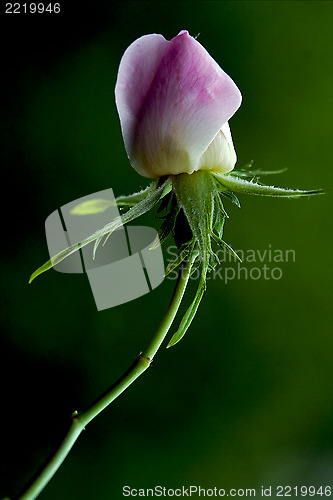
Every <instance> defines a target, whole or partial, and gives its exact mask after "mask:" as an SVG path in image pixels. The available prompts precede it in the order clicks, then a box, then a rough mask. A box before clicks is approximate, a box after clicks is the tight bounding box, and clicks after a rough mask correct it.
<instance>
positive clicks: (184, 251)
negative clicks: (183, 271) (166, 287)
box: [164, 240, 193, 276]
mask: <svg viewBox="0 0 333 500" xmlns="http://www.w3.org/2000/svg"><path fill="white" fill-rule="evenodd" d="M192 248H193V240H191V241H189V242H187V243H184V244H183V245H182V246H181V247H180V248H179V249H178V252H177V255H176V257H175V258H174V259H173V260H171V261H170V262H169V263H168V265H167V267H166V270H165V273H164V276H168V274H170V273H171V272H172V271H173V270H174V269H176V267H178V266H179V265H180V264H181V263H182V262H183V261H184V260H186V259H187V258H188V256H189V254H190V251H191V249H192Z"/></svg>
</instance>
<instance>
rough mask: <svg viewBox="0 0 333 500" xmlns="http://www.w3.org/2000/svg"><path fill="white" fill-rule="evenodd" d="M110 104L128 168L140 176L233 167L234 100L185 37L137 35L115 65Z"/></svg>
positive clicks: (232, 90)
mask: <svg viewBox="0 0 333 500" xmlns="http://www.w3.org/2000/svg"><path fill="white" fill-rule="evenodd" d="M115 93H116V104H117V108H118V113H119V116H120V122H121V128H122V133H123V137H124V142H125V147H126V151H127V154H128V157H129V160H130V162H131V165H132V166H133V167H134V168H135V169H136V170H137V171H138V172H139V173H140V174H142V175H143V176H145V177H150V178H159V177H161V176H163V175H170V174H175V175H176V174H181V173H188V174H192V173H193V172H195V171H197V170H212V171H213V172H217V173H222V174H224V173H226V172H229V171H230V170H232V169H233V167H234V165H235V162H236V154H235V151H234V147H233V143H232V138H231V134H230V129H229V125H228V123H227V122H228V120H229V118H231V116H232V115H233V114H234V113H235V111H236V110H237V109H238V108H239V106H240V103H241V99H242V97H241V94H240V91H239V90H238V88H237V87H236V85H235V83H234V82H233V81H232V80H231V78H230V77H229V76H228V75H227V74H226V73H225V72H224V71H223V70H222V69H221V68H220V67H219V65H218V64H217V63H216V62H215V61H214V59H213V58H212V57H211V56H210V55H209V54H208V52H207V51H206V50H205V49H204V48H203V47H202V45H201V44H200V43H199V42H198V41H197V40H195V39H194V38H193V37H191V36H190V35H189V34H188V32H187V31H181V32H180V33H179V34H178V35H177V36H176V37H174V38H173V39H172V40H170V41H168V40H166V39H165V38H164V37H163V36H162V35H156V34H153V35H145V36H143V37H141V38H138V39H137V40H136V41H135V42H133V43H132V44H131V45H130V46H129V47H128V48H127V50H126V51H125V53H124V55H123V57H122V60H121V62H120V66H119V71H118V78H117V83H116V88H115Z"/></svg>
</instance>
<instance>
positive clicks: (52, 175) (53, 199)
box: [0, 0, 333, 500]
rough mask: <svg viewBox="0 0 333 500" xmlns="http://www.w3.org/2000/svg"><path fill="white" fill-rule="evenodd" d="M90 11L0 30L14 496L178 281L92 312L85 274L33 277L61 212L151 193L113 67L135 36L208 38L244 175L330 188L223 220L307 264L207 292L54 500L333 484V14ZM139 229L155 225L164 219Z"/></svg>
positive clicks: (294, 9)
mask: <svg viewBox="0 0 333 500" xmlns="http://www.w3.org/2000/svg"><path fill="white" fill-rule="evenodd" d="M75 3H76V2H73V3H72V5H69V2H68V0H66V2H65V1H63V2H61V9H62V13H61V14H60V15H59V16H58V17H57V16H55V15H52V16H50V15H49V14H48V15H46V14H44V15H43V16H41V15H40V16H39V17H38V16H37V15H35V16H34V17H33V16H28V15H26V16H24V15H16V16H14V15H11V16H9V15H7V16H6V15H4V14H3V12H2V18H1V22H2V35H1V38H2V62H1V65H2V89H3V90H2V100H3V103H2V112H1V115H2V117H1V120H2V125H1V132H2V140H1V156H2V176H1V178H2V193H3V194H2V197H3V200H4V204H3V208H2V218H1V220H2V227H3V230H2V234H3V237H2V245H1V248H2V259H1V265H2V279H1V294H2V313H1V317H2V333H1V339H0V349H1V351H0V361H1V367H0V370H1V372H0V373H1V407H2V411H1V439H0V441H1V459H2V460H3V464H2V467H1V472H0V477H1V481H0V483H1V484H0V497H1V496H4V495H12V496H14V495H15V494H16V493H17V492H18V491H19V490H20V489H21V488H22V487H23V485H24V483H25V482H26V481H27V480H28V479H29V478H30V477H31V475H32V474H33V473H34V472H35V470H36V469H37V468H38V467H39V466H40V465H41V463H42V462H43V460H44V459H45V458H46V456H47V455H48V454H49V452H50V451H51V450H52V449H53V447H54V446H55V445H56V444H57V442H58V440H59V439H60V437H61V436H62V435H63V433H64V431H65V429H66V426H67V423H68V420H67V419H68V416H69V415H70V414H71V413H72V411H73V410H75V409H81V408H83V407H84V406H86V405H87V404H89V403H90V402H91V401H92V400H93V399H94V398H95V397H96V396H98V395H99V394H100V393H101V392H103V391H104V390H105V389H106V388H107V387H108V385H109V384H111V383H112V382H113V381H114V380H115V379H116V378H117V377H118V376H119V375H120V374H121V373H122V372H123V371H124V370H125V369H126V368H127V367H128V366H129V364H130V363H131V362H132V361H133V360H134V358H135V356H136V355H137V354H138V352H139V351H140V350H141V349H143V348H144V347H145V346H146V345H147V343H148V341H149V339H150V338H151V335H152V333H153V331H154V329H155V328H156V326H157V325H158V323H159V321H160V319H161V316H162V314H163V312H164V311H165V309H166V307H167V303H168V300H169V297H170V295H171V292H172V287H173V284H174V282H172V281H170V280H166V281H165V282H164V283H163V284H162V285H161V286H160V287H159V288H158V289H156V290H155V291H153V292H152V293H150V294H149V295H147V296H144V297H142V298H140V299H137V300H136V301H134V302H131V303H128V304H125V305H122V306H119V307H117V308H113V309H109V310H105V311H102V312H97V310H96V307H95V304H94V301H93V297H92V294H91V292H90V289H89V286H88V282H87V280H86V278H85V277H83V276H80V275H65V274H60V273H56V272H54V271H50V272H49V273H47V274H46V275H43V276H42V277H40V278H39V279H38V280H37V281H36V282H34V283H33V284H32V285H30V286H29V285H28V277H29V275H30V273H31V272H32V271H33V270H35V269H36V267H38V266H39V265H41V264H42V263H43V262H44V261H45V260H47V258H48V253H47V247H46V241H45V233H44V221H45V219H46V217H47V216H48V215H49V214H50V213H51V212H53V211H54V210H55V209H57V208H58V207H60V206H62V205H63V204H65V203H67V202H69V201H72V200H74V199H76V198H79V197H81V196H84V195H87V194H90V193H93V192H96V191H99V190H102V189H106V188H109V187H112V188H113V190H114V192H115V194H116V195H120V194H126V193H131V192H133V191H137V190H138V189H139V188H141V187H144V186H145V185H146V184H147V180H145V179H144V178H141V177H140V176H139V175H137V174H136V172H135V171H134V170H133V169H132V168H131V167H130V165H129V162H128V160H127V158H126V154H125V151H124V147H123V142H122V136H121V132H120V126H119V122H118V116H117V112H116V108H115V104H114V95H113V89H114V84H115V81H116V76H117V68H118V64H119V61H120V58H121V56H122V54H123V52H124V50H125V49H126V47H127V46H128V45H129V44H130V43H131V42H132V41H133V40H135V39H136V38H137V37H139V36H141V35H144V34H147V33H153V32H155V33H162V34H163V35H164V36H165V37H166V38H172V37H173V36H175V35H176V34H177V33H178V32H179V31H180V30H181V29H187V30H189V31H190V33H191V34H192V35H193V36H195V35H197V34H198V33H200V37H199V41H200V42H201V43H202V44H203V45H204V46H205V48H206V49H207V50H208V51H209V52H210V53H211V55H212V56H213V57H214V58H215V59H216V61H217V62H218V63H219V64H220V65H221V66H222V67H223V69H224V70H225V71H226V72H227V73H228V74H229V75H230V76H231V77H232V78H233V79H234V81H235V82H236V84H237V85H238V87H239V88H240V90H241V92H242V94H243V104H242V106H241V108H240V110H239V111H238V112H237V113H236V115H235V116H234V117H233V118H232V120H231V122H230V125H231V130H232V134H233V138H234V143H235V148H236V151H237V155H238V164H239V165H240V166H241V165H243V164H244V163H246V162H248V161H249V160H251V159H254V160H255V164H256V166H257V167H258V168H262V169H279V168H281V167H288V171H287V172H286V173H285V174H283V175H279V176H277V177H273V178H266V179H265V180H266V181H267V182H273V183H275V184H278V185H281V186H285V187H298V188H304V189H311V188H319V187H321V188H324V189H325V190H326V193H327V194H326V196H321V197H316V198H312V199H300V200H286V199H270V198H266V199H265V198H255V197H252V198H246V197H245V196H244V197H242V198H241V203H242V209H241V210H238V209H237V208H236V207H234V206H230V205H227V206H226V208H227V209H228V211H229V215H230V220H229V221H228V223H227V225H226V229H225V238H226V240H227V241H228V242H229V243H230V244H231V245H232V246H233V248H235V249H243V250H244V251H245V250H247V249H254V250H260V251H264V250H265V249H268V248H269V245H271V248H272V249H280V250H282V251H283V252H284V251H285V250H288V249H293V250H295V255H296V260H295V262H287V263H282V264H281V265H280V264H278V265H279V266H280V267H281V269H282V271H283V277H282V279H280V280H272V279H270V280H265V279H263V278H261V279H259V280H253V279H252V280H251V279H248V280H245V279H241V280H238V279H235V280H233V281H230V282H229V283H228V284H227V285H226V284H225V283H223V281H222V280H218V279H216V280H211V281H210V282H209V286H208V290H207V293H206V296H205V297H204V300H203V303H202V305H201V307H200V310H199V312H198V314H197V317H196V319H195V321H194V323H193V326H192V327H191V329H190V331H189V332H188V334H187V335H186V337H185V338H184V340H183V341H182V342H181V343H180V344H178V345H177V346H176V347H174V348H172V349H170V350H168V351H167V350H166V349H163V348H162V349H161V351H160V352H159V354H158V355H157V356H156V359H155V361H154V363H153V366H152V367H151V368H150V369H149V371H148V372H147V373H145V374H144V375H143V376H142V377H141V378H140V379H139V380H138V381H137V382H136V383H135V385H134V386H132V387H131V388H130V389H129V390H128V391H127V392H126V393H125V394H124V395H123V396H122V397H120V398H119V399H118V400H117V401H116V402H115V403H114V404H113V405H112V407H111V408H109V409H108V410H106V411H105V412H104V413H103V414H102V415H100V416H99V417H98V418H97V419H96V420H95V421H94V422H93V423H91V424H90V425H89V427H88V429H87V431H86V432H85V433H84V434H83V435H82V436H81V437H80V439H79V441H78V442H77V444H76V445H75V448H74V449H73V450H72V452H71V454H70V456H69V457H68V458H67V460H66V462H65V463H64V465H63V466H62V467H61V469H60V471H59V472H58V473H57V475H56V476H55V477H54V479H53V480H52V481H51V483H50V484H49V486H48V487H47V488H46V489H45V491H44V493H43V494H42V495H41V496H40V498H41V499H49V500H58V499H60V498H61V499H70V498H74V497H75V498H80V499H82V500H88V499H89V500H90V499H95V498H96V499H97V498H99V499H103V500H104V499H111V498H112V499H113V498H115V499H118V498H119V499H120V498H122V487H123V485H130V486H131V487H133V488H139V487H154V486H156V485H162V486H166V487H170V488H176V487H180V486H182V485H186V486H189V485H201V487H206V488H213V487H215V486H216V487H217V488H225V489H228V488H258V491H257V493H258V494H259V488H260V486H261V485H265V487H267V486H270V485H273V486H274V485H276V484H281V485H290V486H296V485H297V486H302V485H308V486H309V485H315V486H320V485H324V486H325V485H328V484H331V483H332V477H333V375H332V357H333V356H332V355H333V339H332V315H331V291H332V288H331V280H332V268H331V260H332V254H331V248H332V247H331V244H332V233H331V215H330V213H329V211H330V208H331V205H330V183H331V180H332V178H331V172H332V154H331V153H332V115H333V107H332V83H333V78H332V55H333V54H332V52H333V51H332V26H333V19H332V13H333V4H332V2H322V1H306V2H302V1H295V2H288V1H282V2H279V1H273V2H270V1H267V2H264V1H258V2H256V1H253V2H251V1H246V2H245V1H233V2H223V1H220V2H210V1H205V2H204V1H201V2H192V1H178V2H168V1H165V2H140V1H122V2H115V1H113V2H111V1H108V2H106V1H104V2H103V1H102V2H96V3H93V2H91V3H90V5H89V6H88V5H87V6H81V7H80V6H79V4H78V3H77V4H76V6H75V5H74V4H75ZM3 5H4V4H3ZM1 8H2V9H4V7H3V6H2V7H1ZM6 196H8V198H6ZM142 222H144V223H146V224H148V225H154V226H155V227H157V224H156V221H155V220H154V218H153V214H151V215H149V216H146V217H145V219H144V220H143V221H142ZM170 243H171V242H170ZM265 264H266V265H268V266H269V267H272V266H273V267H274V266H275V264H271V263H270V262H268V261H267V260H266V261H265ZM244 266H245V267H247V268H248V270H251V268H252V267H253V266H256V267H259V268H262V266H263V263H260V262H259V263H252V264H251V263H245V264H244ZM193 290H194V288H193V284H192V286H191V289H190V290H189V295H188V296H187V301H189V299H190V297H191V292H193ZM173 331H174V330H173ZM273 496H274V495H273Z"/></svg>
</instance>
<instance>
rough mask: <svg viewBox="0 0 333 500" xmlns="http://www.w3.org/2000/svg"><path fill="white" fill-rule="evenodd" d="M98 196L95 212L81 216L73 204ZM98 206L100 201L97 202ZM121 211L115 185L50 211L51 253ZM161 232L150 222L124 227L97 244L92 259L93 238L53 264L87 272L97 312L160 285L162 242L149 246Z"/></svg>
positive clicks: (63, 270)
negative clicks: (97, 208) (115, 195)
mask: <svg viewBox="0 0 333 500" xmlns="http://www.w3.org/2000/svg"><path fill="white" fill-rule="evenodd" d="M96 200H97V201H98V203H99V205H100V207H102V208H100V209H99V210H96V212H95V213H88V214H85V215H78V214H77V213H75V212H76V211H75V207H77V206H78V205H81V204H82V203H87V204H89V202H94V203H95V202H96ZM95 205H96V203H95ZM115 217H119V211H118V208H117V205H116V202H115V197H114V195H113V190H112V189H111V188H109V189H106V190H103V191H99V192H97V193H93V194H90V195H88V196H84V197H82V198H79V199H77V200H74V201H72V202H70V203H67V204H66V205H64V206H62V207H61V208H60V209H59V210H55V211H54V212H52V213H51V214H50V215H49V217H48V218H47V219H46V221H45V231H46V240H47V246H48V251H49V254H50V257H52V256H53V255H55V254H57V253H58V252H60V251H61V250H64V249H65V248H67V247H68V246H70V245H74V244H75V243H78V242H80V241H82V240H83V239H85V238H86V237H88V236H90V235H91V234H93V233H94V232H95V231H96V230H98V229H101V228H102V227H103V226H105V225H106V224H108V223H109V222H110V221H111V220H113V219H114V218H115ZM156 237H157V231H156V230H155V229H154V228H152V227H147V226H128V227H126V226H122V227H120V228H118V229H117V230H116V231H114V232H113V233H112V234H111V236H110V237H109V238H108V239H107V241H106V243H105V245H103V244H102V243H101V244H100V245H99V247H98V249H97V251H96V255H95V258H93V246H94V243H92V244H91V243H90V244H89V245H86V246H85V247H83V248H81V249H80V250H79V251H77V252H75V253H74V254H72V255H70V256H69V257H67V258H66V259H65V260H64V261H63V262H60V263H59V264H57V265H56V266H54V269H55V270H56V271H58V272H61V273H70V274H74V273H75V274H76V273H81V274H83V273H85V274H86V275H87V277H88V280H89V283H90V287H91V290H92V293H93V296H94V299H95V303H96V307H97V310H98V311H101V310H103V309H108V308H111V307H115V306H118V305H120V304H124V303H126V302H130V301H131V300H134V299H137V298H139V297H141V296H142V295H145V294H147V293H149V292H150V291H151V290H153V289H155V288H157V287H158V286H159V285H160V284H161V283H162V281H163V279H164V262H163V254H162V249H161V247H160V246H158V247H157V248H151V245H152V243H153V241H154V240H155V238H156Z"/></svg>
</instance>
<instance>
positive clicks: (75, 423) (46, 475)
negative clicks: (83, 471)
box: [19, 250, 197, 500]
mask: <svg viewBox="0 0 333 500" xmlns="http://www.w3.org/2000/svg"><path fill="white" fill-rule="evenodd" d="M196 256H197V253H196V252H195V251H193V250H192V252H191V255H190V259H189V261H188V263H187V264H186V265H185V264H184V263H183V264H182V266H181V268H180V271H179V277H178V281H177V284H176V287H175V290H174V292H173V296H172V298H171V301H170V304H169V307H168V309H167V311H166V313H165V315H164V317H163V319H162V322H161V324H160V326H159V328H158V329H157V331H156V333H155V335H154V337H153V338H152V340H151V342H150V344H149V345H148V347H147V348H146V349H145V350H144V351H143V352H142V353H141V354H140V355H139V356H138V357H137V359H136V360H135V362H134V363H133V364H132V366H130V368H129V369H128V370H127V371H126V372H125V373H124V374H123V375H122V376H121V377H120V378H119V380H117V382H115V383H114V384H113V385H112V386H111V387H110V388H109V389H108V390H107V391H106V392H105V393H104V394H102V396H101V397H100V398H99V399H98V400H97V401H95V402H94V403H93V404H92V405H91V406H89V407H88V408H87V409H85V410H84V411H82V412H80V413H78V412H74V413H73V415H72V423H71V426H70V428H69V430H68V432H67V434H66V436H65V438H64V439H63V441H62V443H61V444H60V446H59V448H58V449H57V451H56V452H55V453H54V454H53V455H52V456H51V458H50V459H49V460H48V461H47V463H46V464H45V465H44V467H43V468H42V470H41V471H40V472H39V473H38V474H37V476H36V477H35V479H34V480H33V481H32V482H31V483H30V485H29V486H28V487H27V488H26V490H25V491H24V493H23V494H22V495H21V496H20V497H19V500H34V499H35V498H37V496H38V495H39V494H40V493H41V492H42V490H43V489H44V488H45V486H46V485H47V484H48V482H49V481H50V480H51V479H52V477H53V476H54V474H55V473H56V472H57V470H58V469H59V467H60V465H61V464H62V463H63V461H64V460H65V458H66V457H67V455H68V453H69V452H70V450H71V449H72V447H73V445H74V444H75V442H76V440H77V439H78V437H79V435H80V434H81V432H82V431H83V429H84V428H85V426H86V425H88V424H89V422H91V421H92V420H93V419H94V418H95V417H96V416H97V415H98V414H99V413H100V412H101V411H103V410H104V409H105V408H106V407H107V406H108V405H109V404H110V403H112V401H114V400H115V399H116V398H117V397H118V396H119V395H120V394H121V393H122V392H123V391H124V390H125V389H127V387H129V386H130V385H131V384H132V383H133V382H134V381H135V380H136V379H137V378H138V377H139V376H140V375H141V374H142V373H143V372H144V371H145V370H147V368H148V367H149V366H150V364H151V362H152V359H153V357H154V356H155V354H156V352H157V351H158V349H159V347H160V346H161V344H162V342H163V340H164V338H165V336H166V335H167V333H168V331H169V328H170V326H171V324H172V322H173V320H174V318H175V316H176V314H177V311H178V308H179V306H180V303H181V300H182V298H183V295H184V292H185V289H186V286H187V283H188V280H189V277H190V273H191V269H192V266H193V263H194V261H195V259H196Z"/></svg>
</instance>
